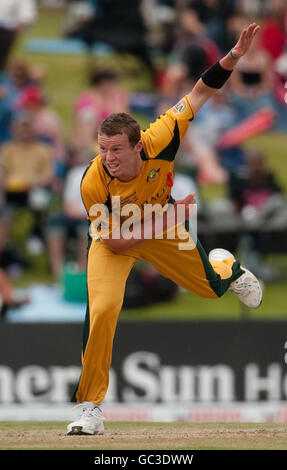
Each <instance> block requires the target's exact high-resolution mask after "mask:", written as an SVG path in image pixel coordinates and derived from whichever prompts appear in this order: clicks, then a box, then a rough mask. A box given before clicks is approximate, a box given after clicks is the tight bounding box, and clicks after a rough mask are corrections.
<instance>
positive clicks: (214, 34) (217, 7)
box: [190, 0, 235, 53]
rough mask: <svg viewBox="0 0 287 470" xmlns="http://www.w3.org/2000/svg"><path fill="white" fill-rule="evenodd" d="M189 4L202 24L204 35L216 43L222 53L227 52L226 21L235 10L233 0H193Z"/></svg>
mask: <svg viewBox="0 0 287 470" xmlns="http://www.w3.org/2000/svg"><path fill="white" fill-rule="evenodd" d="M190 4H191V6H192V8H193V9H194V10H195V11H196V12H197V15H198V18H199V20H200V22H201V23H202V24H203V25H204V28H205V34H206V36H207V37H208V38H210V39H211V40H212V41H214V42H215V43H216V44H217V46H218V47H219V49H220V51H221V52H222V53H226V52H228V42H227V37H228V33H227V23H228V19H229V18H230V17H231V16H232V15H233V14H234V12H235V5H234V2H232V1H230V0H200V1H199V0H193V1H192V2H191V3H190Z"/></svg>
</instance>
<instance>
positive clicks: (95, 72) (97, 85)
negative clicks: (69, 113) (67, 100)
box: [71, 68, 129, 148]
mask: <svg viewBox="0 0 287 470" xmlns="http://www.w3.org/2000/svg"><path fill="white" fill-rule="evenodd" d="M128 102H129V96H128V93H127V92H126V91H125V90H124V89H123V88H122V87H121V85H120V84H119V81H118V77H117V75H116V74H115V73H114V72H112V71H110V70H109V69H98V68H92V69H91V71H90V76H89V87H88V89H87V90H85V91H83V92H82V93H81V94H80V95H79V96H78V97H77V99H76V101H75V105H74V129H73V132H72V139H71V140H72V144H73V146H74V147H79V148H86V147H87V146H90V147H93V146H94V143H95V136H96V131H97V128H98V125H99V123H100V122H101V121H102V120H103V119H105V118H106V117H107V116H108V115H109V114H110V113H114V112H127V111H128V108H129V104H128Z"/></svg>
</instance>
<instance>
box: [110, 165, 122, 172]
mask: <svg viewBox="0 0 287 470" xmlns="http://www.w3.org/2000/svg"><path fill="white" fill-rule="evenodd" d="M119 166H120V165H119V164H118V163H109V164H108V169H109V170H112V171H113V170H117V169H118V168H119Z"/></svg>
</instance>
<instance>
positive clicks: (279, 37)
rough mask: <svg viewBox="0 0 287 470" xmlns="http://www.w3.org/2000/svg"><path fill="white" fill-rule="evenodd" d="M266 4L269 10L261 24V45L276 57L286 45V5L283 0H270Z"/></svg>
mask: <svg viewBox="0 0 287 470" xmlns="http://www.w3.org/2000/svg"><path fill="white" fill-rule="evenodd" d="M268 6H269V9H270V11H269V14H268V16H267V17H266V18H265V19H264V21H263V24H262V32H261V46H262V48H263V49H264V50H266V51H267V52H268V53H269V54H270V55H271V57H273V59H277V58H278V57H279V56H280V55H281V54H282V53H283V52H284V48H285V47H286V40H287V36H286V34H287V5H286V1H285V0H270V1H269V2H268Z"/></svg>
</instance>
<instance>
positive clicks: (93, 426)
mask: <svg viewBox="0 0 287 470" xmlns="http://www.w3.org/2000/svg"><path fill="white" fill-rule="evenodd" d="M76 406H79V407H81V408H82V411H81V415H80V417H79V419H78V420H77V421H74V422H73V423H70V424H68V427H67V429H68V432H67V434H68V435H69V436H71V435H78V436H79V435H82V434H90V435H94V434H104V423H103V421H104V418H103V415H102V410H101V408H100V407H99V406H98V405H95V403H91V402H86V401H85V402H83V403H80V404H79V405H76Z"/></svg>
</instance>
